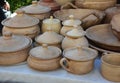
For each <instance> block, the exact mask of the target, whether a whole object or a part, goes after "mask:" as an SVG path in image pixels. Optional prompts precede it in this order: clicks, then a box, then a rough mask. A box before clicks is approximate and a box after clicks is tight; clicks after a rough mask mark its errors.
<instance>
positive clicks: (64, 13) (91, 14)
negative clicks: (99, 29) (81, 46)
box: [54, 9, 105, 29]
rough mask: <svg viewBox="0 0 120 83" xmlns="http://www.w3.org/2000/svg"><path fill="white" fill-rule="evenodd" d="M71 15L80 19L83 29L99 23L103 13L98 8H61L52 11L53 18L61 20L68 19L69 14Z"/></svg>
mask: <svg viewBox="0 0 120 83" xmlns="http://www.w3.org/2000/svg"><path fill="white" fill-rule="evenodd" d="M70 15H73V16H74V18H75V19H79V20H81V21H82V27H83V28H84V29H86V28H88V27H90V26H93V25H96V24H99V23H100V22H101V20H102V19H103V17H104V16H105V13H104V12H102V11H99V10H93V9H62V10H59V11H56V12H55V13H54V16H55V18H58V19H60V20H61V21H64V20H67V19H69V16H70Z"/></svg>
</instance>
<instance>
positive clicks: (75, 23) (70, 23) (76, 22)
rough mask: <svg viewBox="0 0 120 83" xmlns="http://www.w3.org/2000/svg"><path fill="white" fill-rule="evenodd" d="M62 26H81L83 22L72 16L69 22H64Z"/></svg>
mask: <svg viewBox="0 0 120 83" xmlns="http://www.w3.org/2000/svg"><path fill="white" fill-rule="evenodd" d="M62 24H63V25H64V26H74V25H77V26H79V25H80V24H81V21H80V20H77V19H74V16H73V15H70V16H69V20H65V21H63V22H62Z"/></svg>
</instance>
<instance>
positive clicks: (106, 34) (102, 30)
mask: <svg viewBox="0 0 120 83" xmlns="http://www.w3.org/2000/svg"><path fill="white" fill-rule="evenodd" d="M110 27H111V25H109V24H103V25H96V26H93V27H90V28H89V29H87V30H86V33H87V34H86V36H87V38H88V39H89V40H91V41H92V42H93V43H95V44H96V45H97V46H99V47H101V48H104V49H107V50H112V51H120V41H119V40H118V39H117V38H116V37H115V36H114V35H113V33H112V31H111V28H110Z"/></svg>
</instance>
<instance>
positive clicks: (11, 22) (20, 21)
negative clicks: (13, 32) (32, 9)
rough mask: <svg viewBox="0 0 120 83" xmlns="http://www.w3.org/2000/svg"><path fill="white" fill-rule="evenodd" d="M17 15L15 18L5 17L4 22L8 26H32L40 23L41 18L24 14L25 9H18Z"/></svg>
mask: <svg viewBox="0 0 120 83" xmlns="http://www.w3.org/2000/svg"><path fill="white" fill-rule="evenodd" d="M16 13H17V15H16V16H15V17H13V18H8V19H5V20H4V21H3V22H2V24H3V25H4V26H8V27H15V28H22V27H30V26H34V25H36V24H38V23H39V19H37V18H34V17H31V16H28V15H26V14H24V11H23V10H21V9H18V10H17V11H16Z"/></svg>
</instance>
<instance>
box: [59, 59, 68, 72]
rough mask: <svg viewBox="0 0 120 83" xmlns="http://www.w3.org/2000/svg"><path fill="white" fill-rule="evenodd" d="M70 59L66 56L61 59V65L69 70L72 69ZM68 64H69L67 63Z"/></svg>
mask: <svg viewBox="0 0 120 83" xmlns="http://www.w3.org/2000/svg"><path fill="white" fill-rule="evenodd" d="M68 62H69V61H68V60H67V59H66V58H62V59H61V60H60V65H61V66H62V67H63V68H64V69H65V70H67V71H70V69H69V66H68ZM66 64H67V65H66Z"/></svg>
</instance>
